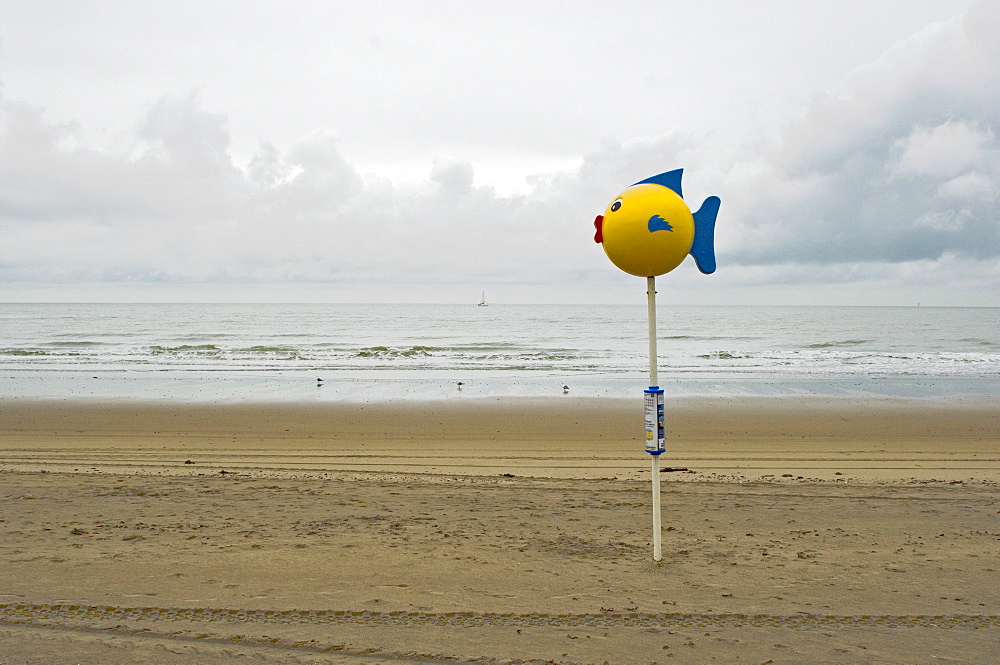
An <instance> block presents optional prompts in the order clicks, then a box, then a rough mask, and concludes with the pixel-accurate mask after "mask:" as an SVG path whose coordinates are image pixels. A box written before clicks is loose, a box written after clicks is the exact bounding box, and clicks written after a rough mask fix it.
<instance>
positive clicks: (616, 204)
mask: <svg viewBox="0 0 1000 665" xmlns="http://www.w3.org/2000/svg"><path fill="white" fill-rule="evenodd" d="M621 207H622V200H621V199H617V200H616V201H615V202H614V203H612V204H611V212H614V211H616V210H618V209H619V208H621Z"/></svg>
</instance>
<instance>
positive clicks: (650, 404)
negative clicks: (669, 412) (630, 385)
mask: <svg viewBox="0 0 1000 665" xmlns="http://www.w3.org/2000/svg"><path fill="white" fill-rule="evenodd" d="M643 392H644V393H645V398H646V408H645V414H646V452H647V453H649V454H650V455H660V454H662V453H664V452H666V450H667V439H666V436H665V434H664V430H663V390H661V389H660V388H659V387H658V386H650V387H649V388H648V389H647V390H645V391H643Z"/></svg>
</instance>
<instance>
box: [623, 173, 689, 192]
mask: <svg viewBox="0 0 1000 665" xmlns="http://www.w3.org/2000/svg"><path fill="white" fill-rule="evenodd" d="M683 173H684V169H674V170H673V171H667V172H666V173H661V174H660V175H654V176H653V177H651V178H646V179H645V180H640V181H639V182H637V183H635V184H637V185H643V184H650V185H661V186H663V187H666V188H667V189H669V190H672V191H673V192H674V193H676V194H677V196H679V197H681V198H682V199H683V198H684V195H683V194H681V175H683Z"/></svg>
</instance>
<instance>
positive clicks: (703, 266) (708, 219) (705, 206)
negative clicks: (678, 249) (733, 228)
mask: <svg viewBox="0 0 1000 665" xmlns="http://www.w3.org/2000/svg"><path fill="white" fill-rule="evenodd" d="M721 203H722V201H721V200H720V199H719V197H718V196H709V197H708V198H707V199H705V202H704V203H702V204H701V208H699V209H698V212H696V213H695V214H694V242H693V243H691V252H690V253H691V256H693V257H694V262H695V263H696V264H697V265H698V270H700V271H702V272H703V273H705V274H706V275H710V274H712V273H713V272H715V219H716V217H717V216H718V214H719V205H720V204H721Z"/></svg>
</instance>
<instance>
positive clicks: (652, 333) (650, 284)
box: [646, 277, 659, 386]
mask: <svg viewBox="0 0 1000 665" xmlns="http://www.w3.org/2000/svg"><path fill="white" fill-rule="evenodd" d="M646 303H647V306H648V316H649V385H650V386H658V385H659V381H658V379H657V376H656V278H655V277H647V278H646Z"/></svg>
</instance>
